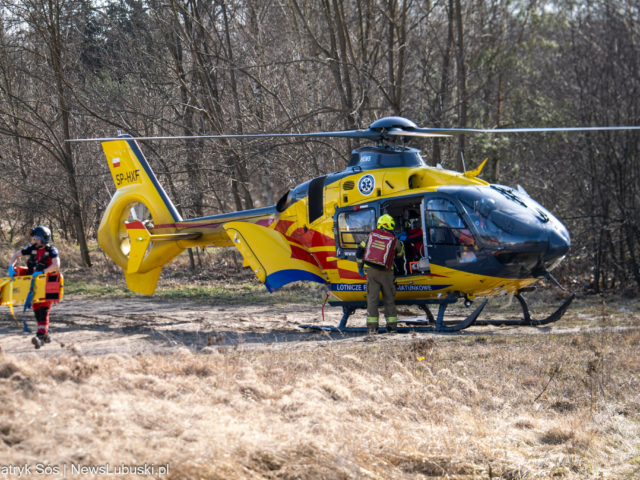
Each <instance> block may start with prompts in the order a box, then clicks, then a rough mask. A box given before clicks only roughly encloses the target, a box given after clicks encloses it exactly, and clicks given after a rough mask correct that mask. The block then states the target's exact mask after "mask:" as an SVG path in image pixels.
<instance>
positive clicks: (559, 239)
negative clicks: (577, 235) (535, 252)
mask: <svg viewBox="0 0 640 480" xmlns="http://www.w3.org/2000/svg"><path fill="white" fill-rule="evenodd" d="M549 227H550V228H548V229H547V233H548V234H549V247H548V248H547V252H546V253H545V255H544V263H545V266H546V267H547V268H549V267H550V266H552V265H553V264H554V263H555V262H556V261H557V260H559V259H561V258H562V257H564V256H565V255H566V254H567V253H568V252H569V247H570V246H571V238H570V237H569V231H568V230H567V229H566V227H565V226H564V225H562V224H561V223H560V222H553V224H552V225H550V226H549ZM553 266H555V265H553Z"/></svg>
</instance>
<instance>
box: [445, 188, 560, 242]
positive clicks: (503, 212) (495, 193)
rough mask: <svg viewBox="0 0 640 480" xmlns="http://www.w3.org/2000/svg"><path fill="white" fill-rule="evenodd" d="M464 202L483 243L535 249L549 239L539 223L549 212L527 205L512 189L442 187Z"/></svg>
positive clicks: (543, 221)
mask: <svg viewBox="0 0 640 480" xmlns="http://www.w3.org/2000/svg"><path fill="white" fill-rule="evenodd" d="M438 191H441V192H447V193H450V194H451V195H452V196H454V197H456V198H457V199H458V200H460V202H461V203H462V205H463V206H464V208H465V210H466V212H467V215H469V218H470V219H471V222H472V223H473V225H474V226H475V228H476V230H477V231H478V233H479V235H480V237H481V239H482V241H483V242H484V244H485V245H487V246H498V245H499V246H501V247H506V248H517V249H522V248H525V249H527V250H528V249H536V250H537V249H538V248H539V247H541V246H542V245H543V244H546V243H547V242H548V241H549V237H548V235H547V233H546V231H545V229H544V226H543V224H544V223H546V222H547V221H549V215H550V214H547V213H545V212H544V211H543V210H541V209H533V208H530V207H528V206H527V203H526V202H525V201H523V199H521V198H520V197H519V196H517V195H515V194H514V193H513V191H512V190H510V189H507V188H503V187H500V186H491V187H464V188H452V187H443V188H439V189H438Z"/></svg>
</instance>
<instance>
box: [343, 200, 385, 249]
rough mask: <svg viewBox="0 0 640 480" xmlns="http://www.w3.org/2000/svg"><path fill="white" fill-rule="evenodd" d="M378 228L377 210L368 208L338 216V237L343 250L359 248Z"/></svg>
mask: <svg viewBox="0 0 640 480" xmlns="http://www.w3.org/2000/svg"><path fill="white" fill-rule="evenodd" d="M375 228H376V210H375V208H367V209H364V210H357V211H351V212H342V213H340V214H338V235H339V236H340V246H341V247H342V248H358V245H359V244H360V242H362V241H365V240H366V239H367V236H368V235H369V232H371V230H373V229H375Z"/></svg>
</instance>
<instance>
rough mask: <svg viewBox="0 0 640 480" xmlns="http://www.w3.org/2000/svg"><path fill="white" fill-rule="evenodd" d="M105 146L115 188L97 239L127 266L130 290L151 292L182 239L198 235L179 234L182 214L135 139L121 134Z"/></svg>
mask: <svg viewBox="0 0 640 480" xmlns="http://www.w3.org/2000/svg"><path fill="white" fill-rule="evenodd" d="M102 148H103V150H104V153H105V155H106V157H107V162H108V164H109V170H110V171H111V175H112V177H113V182H114V184H115V187H116V193H115V194H114V195H113V197H112V198H111V202H110V203H109V205H108V206H107V209H106V211H105V213H104V215H103V217H102V221H101V223H100V227H99V229H98V242H99V243H100V246H101V247H102V249H103V250H104V252H105V253H106V254H107V255H108V256H109V257H110V258H111V259H112V260H113V261H114V262H115V263H116V264H118V265H119V266H120V267H122V269H124V272H125V277H126V280H127V286H128V287H129V289H130V290H132V291H134V292H137V293H142V294H145V295H151V294H153V292H154V291H155V289H156V285H157V283H158V278H159V277H160V272H161V271H162V267H163V266H164V265H165V264H167V263H169V262H170V261H171V260H173V259H174V258H175V257H177V256H178V255H179V254H180V253H181V252H182V251H183V248H182V247H181V246H180V245H179V244H178V240H187V239H191V238H194V237H197V236H198V235H197V234H195V235H194V234H180V233H177V231H176V228H175V224H176V222H179V221H181V220H182V218H181V217H180V214H179V213H178V212H177V210H176V208H175V207H174V205H173V203H171V200H169V198H168V197H167V194H166V193H165V191H164V190H163V188H162V186H161V185H160V184H159V183H158V179H157V178H156V176H155V175H154V173H153V171H152V170H151V167H150V166H149V163H148V162H147V160H146V159H145V158H144V156H143V155H142V152H141V151H140V149H139V148H138V144H137V143H136V142H135V140H132V139H131V138H130V137H128V136H122V137H120V138H118V139H115V140H109V141H105V142H103V143H102Z"/></svg>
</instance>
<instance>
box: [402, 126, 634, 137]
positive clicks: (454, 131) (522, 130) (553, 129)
mask: <svg viewBox="0 0 640 480" xmlns="http://www.w3.org/2000/svg"><path fill="white" fill-rule="evenodd" d="M607 130H612V131H617V130H640V126H635V125H633V126H626V127H549V128H413V129H411V132H415V133H444V134H448V135H464V134H467V133H549V132H591V131H607ZM394 135H399V134H394ZM402 135H407V136H408V135H410V134H406V133H402Z"/></svg>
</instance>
